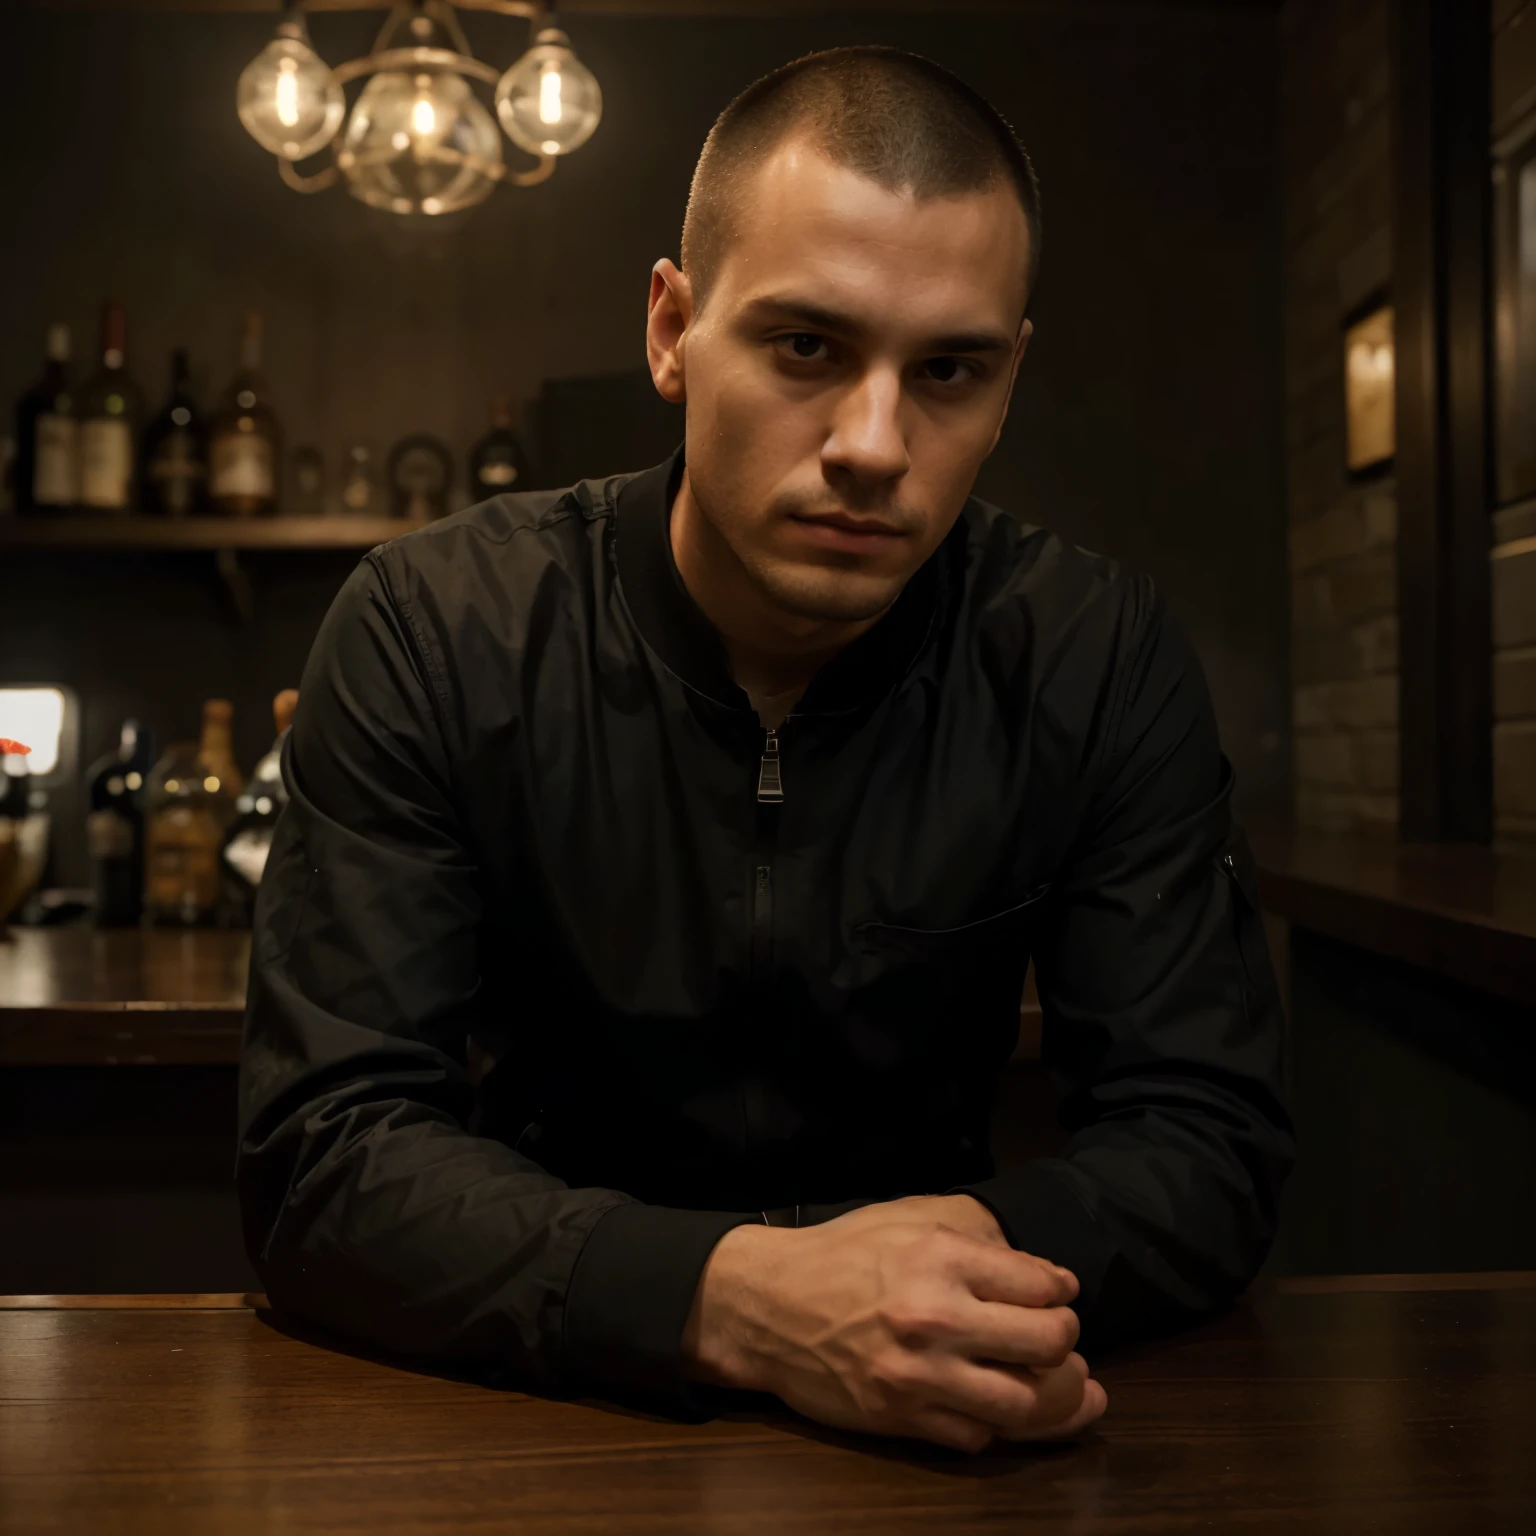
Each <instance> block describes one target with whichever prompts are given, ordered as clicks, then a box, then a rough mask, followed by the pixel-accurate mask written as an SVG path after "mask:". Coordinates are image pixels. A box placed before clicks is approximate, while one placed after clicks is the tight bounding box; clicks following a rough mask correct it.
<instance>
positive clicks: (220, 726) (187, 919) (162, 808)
mask: <svg viewBox="0 0 1536 1536" xmlns="http://www.w3.org/2000/svg"><path fill="white" fill-rule="evenodd" d="M233 715H234V710H233V707H232V706H231V705H230V704H229V703H228V701H227V700H224V699H210V700H209V701H208V702H207V703H206V704H205V705H204V706H203V738H202V741H201V742H189V741H187V742H177V743H176V744H175V745H174V746H172V747H171V748H170V750H169V751H168V752H167V753H166V754H165V756H164V757H162V758H161V759H160V761H159V762H158V763H156V764H155V769H154V772H153V774H152V775H151V776H150V781H149V792H148V794H147V796H146V803H145V813H146V815H145V847H144V909H145V915H146V917H147V918H148V919H149V921H150V922H151V923H156V924H165V925H168V926H174V927H186V928H196V927H208V926H212V925H213V924H215V923H217V922H218V920H219V916H220V912H219V906H220V902H219V897H220V881H219V850H220V848H221V847H222V846H223V843H224V833H225V831H226V829H227V828H228V826H229V824H230V822H231V821H232V820H233V819H234V807H235V797H236V795H237V794H238V793H239V785H238V777H239V776H238V772H235V773H233V774H232V773H231V769H233V767H234V760H233V758H232V756H230V754H229V729H230V721H231V719H232V718H233ZM221 770H222V771H221Z"/></svg>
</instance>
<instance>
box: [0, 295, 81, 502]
mask: <svg viewBox="0 0 1536 1536" xmlns="http://www.w3.org/2000/svg"><path fill="white" fill-rule="evenodd" d="M69 350H70V347H69V327H68V326H67V325H57V324H56V325H50V326H49V327H48V349H47V357H46V360H45V362H44V363H43V371H42V374H41V376H40V377H39V378H38V380H37V382H36V383H35V384H34V385H33V386H32V387H31V388H30V389H29V390H27V392H26V393H25V394H24V395H22V397H21V398H20V399H19V400H18V401H17V402H16V461H15V464H14V466H13V468H12V477H13V484H14V486H15V498H16V510H17V511H18V512H21V513H37V514H41V515H43V516H47V515H49V514H51V513H59V512H67V511H68V510H69V509H70V508H71V507H72V506H74V504H75V501H76V499H77V497H78V494H79V448H80V443H79V422H78V420H77V419H76V415H75V401H74V397H73V396H72V394H71V392H70V388H69Z"/></svg>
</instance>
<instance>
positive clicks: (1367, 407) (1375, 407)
mask: <svg viewBox="0 0 1536 1536" xmlns="http://www.w3.org/2000/svg"><path fill="white" fill-rule="evenodd" d="M1394 372H1395V369H1394V352H1393V339H1392V306H1391V305H1390V304H1388V303H1387V302H1386V300H1385V299H1384V298H1383V297H1380V296H1378V297H1376V298H1375V299H1372V300H1371V301H1370V302H1369V303H1367V304H1365V305H1362V306H1361V308H1359V309H1357V310H1356V311H1354V313H1353V314H1352V315H1350V316H1349V318H1348V319H1346V320H1345V322H1344V434H1345V435H1344V461H1345V465H1346V467H1347V468H1348V470H1349V472H1350V473H1351V474H1352V475H1371V474H1379V473H1381V472H1383V471H1384V470H1386V469H1388V468H1390V467H1391V464H1392V457H1393V455H1394V454H1395V453H1396V452H1397V409H1396V404H1395V401H1394V396H1393V378H1394Z"/></svg>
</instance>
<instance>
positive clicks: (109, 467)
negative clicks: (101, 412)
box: [80, 416, 133, 509]
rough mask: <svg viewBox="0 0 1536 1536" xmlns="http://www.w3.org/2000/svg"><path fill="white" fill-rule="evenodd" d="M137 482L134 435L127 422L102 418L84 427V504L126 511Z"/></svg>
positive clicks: (81, 451) (82, 494)
mask: <svg viewBox="0 0 1536 1536" xmlns="http://www.w3.org/2000/svg"><path fill="white" fill-rule="evenodd" d="M132 481H133V434H132V433H131V432H130V431H129V429H128V423H127V422H126V421H122V420H118V419H116V418H114V417H110V416H98V417H96V418H94V419H93V420H91V421H83V422H81V423H80V500H81V501H83V502H84V503H85V505H86V506H88V507H112V508H118V509H120V508H123V507H126V506H127V505H128V488H129V486H130V484H131V483H132Z"/></svg>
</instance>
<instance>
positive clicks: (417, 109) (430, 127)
mask: <svg viewBox="0 0 1536 1536" xmlns="http://www.w3.org/2000/svg"><path fill="white" fill-rule="evenodd" d="M436 128H437V113H436V112H435V111H433V109H432V103H431V102H430V101H428V100H427V98H426V97H425V96H418V97H417V98H416V103H415V105H414V106H413V107H412V108H411V129H412V131H413V132H415V133H419V134H423V135H425V134H429V133H432V132H433V131H434V130H435V129H436Z"/></svg>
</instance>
